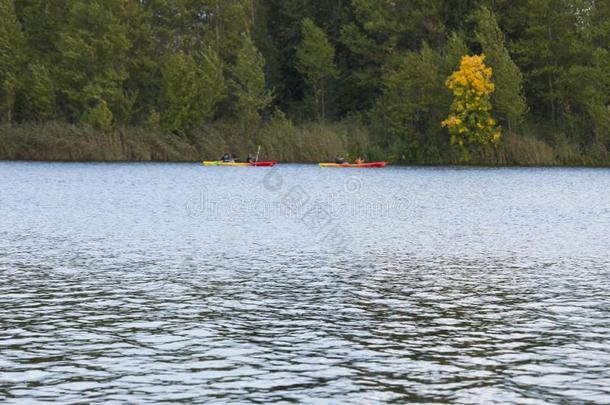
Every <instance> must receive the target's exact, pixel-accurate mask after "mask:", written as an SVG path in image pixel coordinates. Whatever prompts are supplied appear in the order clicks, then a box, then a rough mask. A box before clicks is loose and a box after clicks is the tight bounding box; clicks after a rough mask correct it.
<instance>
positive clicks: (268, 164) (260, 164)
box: [250, 160, 277, 167]
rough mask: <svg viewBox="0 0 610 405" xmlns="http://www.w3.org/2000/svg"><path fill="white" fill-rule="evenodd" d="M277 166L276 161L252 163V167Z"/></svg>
mask: <svg viewBox="0 0 610 405" xmlns="http://www.w3.org/2000/svg"><path fill="white" fill-rule="evenodd" d="M276 164H277V161H276V160H267V161H261V162H254V163H250V165H252V166H257V167H272V166H275V165H276Z"/></svg>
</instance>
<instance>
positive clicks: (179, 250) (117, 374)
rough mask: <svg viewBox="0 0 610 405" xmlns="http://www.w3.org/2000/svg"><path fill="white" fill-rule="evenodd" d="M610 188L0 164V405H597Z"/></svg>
mask: <svg viewBox="0 0 610 405" xmlns="http://www.w3.org/2000/svg"><path fill="white" fill-rule="evenodd" d="M609 247H610V170H604V169H536V168H531V169H486V168H480V169H465V168H394V167H389V168H386V169H381V170H359V169H354V170H346V169H321V168H318V167H317V166H308V165H283V166H280V167H278V168H277V169H267V168H219V167H210V168H205V167H202V166H200V165H196V164H80V163H27V162H26V163H16V162H0V402H4V403H19V404H21V403H30V402H40V401H57V402H62V403H72V402H74V403H76V402H79V403H94V402H99V403H102V402H103V403H125V402H128V403H139V404H142V403H152V402H161V401H165V402H173V403H176V402H188V403H193V402H197V403H204V402H205V403H214V402H218V403H225V402H232V403H248V402H251V403H253V402H256V403H264V402H271V401H278V402H286V403H290V402H305V403H359V404H366V403H372V404H373V403H385V402H387V403H389V402H395V403H405V402H454V403H473V402H484V403H493V402H497V403H506V402H520V403H533V404H537V403H545V402H552V403H557V402H564V403H567V402H574V401H585V402H597V403H608V402H610V252H609Z"/></svg>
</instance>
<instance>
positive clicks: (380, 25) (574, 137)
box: [0, 0, 610, 165]
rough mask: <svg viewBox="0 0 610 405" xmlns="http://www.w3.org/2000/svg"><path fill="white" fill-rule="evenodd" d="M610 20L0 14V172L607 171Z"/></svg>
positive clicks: (539, 7)
mask: <svg viewBox="0 0 610 405" xmlns="http://www.w3.org/2000/svg"><path fill="white" fill-rule="evenodd" d="M608 21H610V3H608V2H607V1H599V0H517V1H514V0H511V1H509V0H495V1H491V0H458V1H446V0H428V1H396V2H388V1H385V0H351V1H347V0H342V1H337V2H328V1H325V0H324V1H323V0H206V1H193V0H173V1H169V0H141V1H136V0H103V1H102V0H86V1H85V0H57V1H53V2H49V1H46V0H27V1H26V0H0V159H37V160H40V159H44V160H102V161H105V160H109V161H117V160H135V161H147V160H160V161H197V160H202V159H204V158H206V159H214V158H217V157H218V156H220V154H222V152H224V151H225V150H229V151H231V152H233V153H234V154H235V155H236V156H245V155H246V154H247V153H248V152H252V151H255V150H256V147H257V145H262V146H263V155H264V157H265V158H273V159H279V160H283V161H296V162H313V161H322V160H327V159H330V158H332V156H334V155H335V154H337V153H347V154H348V156H351V157H356V156H362V157H365V158H366V159H368V160H388V159H389V160H391V161H393V162H395V163H405V164H460V163H469V164H488V165H608V164H610V153H609V148H610V42H609V41H608V38H610V25H609V24H608ZM469 69H470V70H469ZM460 71H461V73H460ZM468 72H470V73H468ZM469 75H470V76H469ZM477 75H479V76H480V77H483V78H484V79H485V80H484V81H483V82H484V83H483V82H482V83H483V84H482V86H483V87H481V88H480V89H479V90H476V89H475V88H473V87H472V83H475V87H476V86H478V84H476V83H477V80H478V79H476V77H479V76H477ZM468 83H470V84H468ZM467 84H468V86H471V87H470V90H467V89H466V88H465V87H464V86H467ZM469 91H470V93H469ZM475 104H476V105H475ZM460 131H461V132H460Z"/></svg>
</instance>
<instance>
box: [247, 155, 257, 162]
mask: <svg viewBox="0 0 610 405" xmlns="http://www.w3.org/2000/svg"><path fill="white" fill-rule="evenodd" d="M246 163H250V164H252V163H256V159H255V158H254V156H252V154H251V153H248V157H247V158H246Z"/></svg>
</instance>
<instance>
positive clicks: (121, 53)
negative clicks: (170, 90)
mask: <svg viewBox="0 0 610 405" xmlns="http://www.w3.org/2000/svg"><path fill="white" fill-rule="evenodd" d="M124 15H125V2H124V1H123V0H106V1H101V0H93V1H84V0H74V3H73V5H72V7H71V8H70V11H69V14H68V18H67V22H66V25H65V27H64V28H63V31H62V33H61V34H60V38H59V43H58V49H59V52H60V56H61V64H60V66H59V71H58V80H59V86H60V95H61V100H60V102H61V104H62V106H63V108H64V111H65V113H66V114H67V117H68V118H69V119H71V120H75V121H76V120H79V119H81V118H82V117H83V113H84V112H85V111H88V110H89V109H91V108H97V106H98V105H100V103H101V102H102V101H104V102H105V103H107V105H108V108H109V109H110V111H112V114H113V116H114V121H115V122H118V123H124V122H127V120H128V118H129V116H130V113H131V107H132V104H133V99H132V97H131V96H132V95H129V94H126V93H125V92H124V89H123V83H124V81H125V79H126V78H127V63H128V61H127V58H128V52H129V49H130V47H131V43H130V40H129V38H128V35H127V33H128V30H127V24H126V21H125V18H124Z"/></svg>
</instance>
